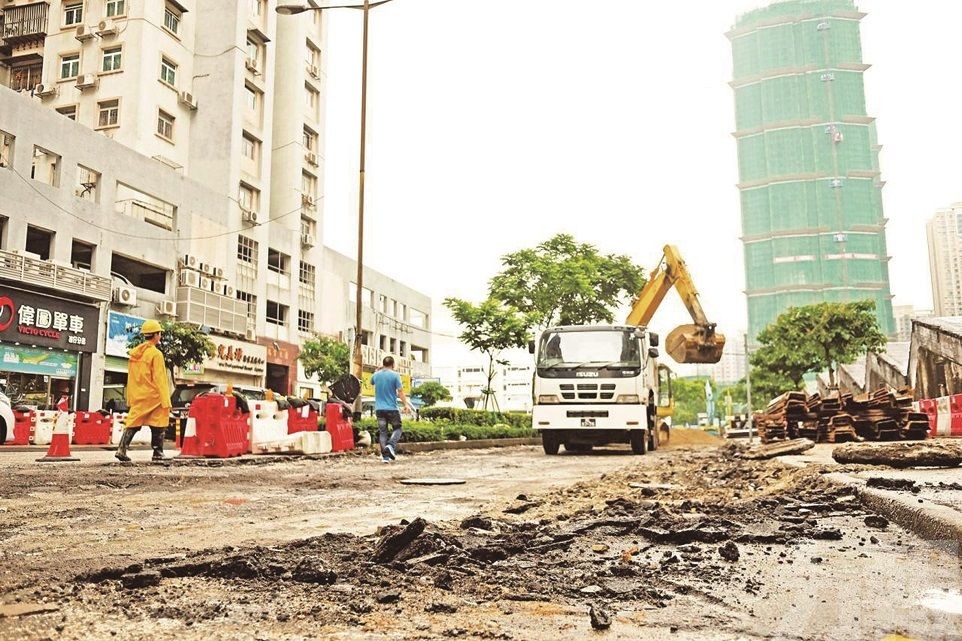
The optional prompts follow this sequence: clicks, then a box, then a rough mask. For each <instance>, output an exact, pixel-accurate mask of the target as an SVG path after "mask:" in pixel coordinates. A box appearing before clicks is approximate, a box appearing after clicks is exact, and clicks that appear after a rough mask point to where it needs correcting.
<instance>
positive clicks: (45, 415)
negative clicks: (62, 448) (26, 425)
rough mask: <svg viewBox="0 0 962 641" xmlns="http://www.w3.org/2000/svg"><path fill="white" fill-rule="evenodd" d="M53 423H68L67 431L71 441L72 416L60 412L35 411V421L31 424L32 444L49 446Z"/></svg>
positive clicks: (51, 438)
mask: <svg viewBox="0 0 962 641" xmlns="http://www.w3.org/2000/svg"><path fill="white" fill-rule="evenodd" d="M54 421H60V422H63V421H67V422H69V425H68V428H67V429H68V431H69V433H70V440H71V441H72V440H73V414H69V413H67V412H61V411H59V410H37V414H36V420H35V421H34V424H33V439H32V440H33V444H34V445H50V441H51V440H53V430H54V427H56V425H55V423H54Z"/></svg>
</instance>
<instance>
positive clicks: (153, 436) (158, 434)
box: [150, 427, 167, 461]
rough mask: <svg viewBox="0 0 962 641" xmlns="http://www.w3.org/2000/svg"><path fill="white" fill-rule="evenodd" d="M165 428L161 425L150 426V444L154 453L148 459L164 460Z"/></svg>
mask: <svg viewBox="0 0 962 641" xmlns="http://www.w3.org/2000/svg"><path fill="white" fill-rule="evenodd" d="M166 431H167V430H166V428H163V427H152V428H150V446H151V447H153V448H154V455H153V457H151V459H150V460H152V461H166V460H167V457H166V456H164V432H166Z"/></svg>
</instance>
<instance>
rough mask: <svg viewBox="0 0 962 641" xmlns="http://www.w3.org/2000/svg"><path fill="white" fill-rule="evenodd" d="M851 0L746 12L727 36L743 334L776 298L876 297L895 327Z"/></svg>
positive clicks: (763, 320)
mask: <svg viewBox="0 0 962 641" xmlns="http://www.w3.org/2000/svg"><path fill="white" fill-rule="evenodd" d="M864 15H865V14H863V13H861V12H859V11H858V10H857V8H856V7H855V4H854V3H853V2H852V1H851V0H789V1H786V2H778V3H775V4H772V5H770V6H768V7H765V8H762V9H757V10H755V11H752V12H749V13H746V14H744V15H742V16H741V17H739V18H738V20H737V23H736V25H735V27H734V28H733V29H732V30H731V31H730V32H729V33H728V34H727V35H728V37H729V39H730V40H731V43H732V58H733V62H734V71H733V81H732V83H731V85H732V87H733V89H734V91H735V117H736V121H737V123H736V131H735V134H734V135H735V138H736V140H737V143H738V166H739V184H738V188H739V191H740V193H741V212H742V241H743V243H744V249H745V274H746V294H747V296H748V322H749V334H750V336H751V337H753V338H754V337H755V336H756V335H757V334H758V332H760V331H761V330H762V329H764V328H765V326H766V325H768V324H769V323H771V322H772V321H773V320H775V318H776V317H777V316H778V315H779V314H780V313H781V312H783V311H784V310H785V309H787V308H788V307H791V306H797V305H807V304H811V303H817V302H822V301H855V300H865V299H869V300H872V301H874V302H875V304H876V309H877V314H878V320H879V325H880V327H881V328H882V331H883V332H885V333H886V334H892V333H893V332H894V331H895V322H894V319H893V316H892V303H891V294H890V291H889V276H888V253H887V250H886V243H885V222H886V221H885V218H884V215H883V212H882V192H881V188H882V185H883V183H882V181H881V178H880V172H879V162H878V152H879V149H880V146H879V144H878V143H877V141H876V132H875V125H874V118H871V117H869V116H868V115H867V114H866V109H865V91H864V87H863V74H864V72H865V71H866V70H867V69H868V68H869V65H866V64H864V63H863V62H862V49H861V41H860V36H859V22H860V20H861V19H862V17H863V16H864Z"/></svg>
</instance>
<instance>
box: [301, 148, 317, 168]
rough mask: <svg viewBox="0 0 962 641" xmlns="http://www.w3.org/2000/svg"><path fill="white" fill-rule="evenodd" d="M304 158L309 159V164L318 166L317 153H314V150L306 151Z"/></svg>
mask: <svg viewBox="0 0 962 641" xmlns="http://www.w3.org/2000/svg"><path fill="white" fill-rule="evenodd" d="M304 160H306V161H307V164H309V165H313V166H315V167H317V154H316V153H314V152H313V151H307V152H305V153H304Z"/></svg>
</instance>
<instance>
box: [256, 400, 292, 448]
mask: <svg viewBox="0 0 962 641" xmlns="http://www.w3.org/2000/svg"><path fill="white" fill-rule="evenodd" d="M249 404H250V410H251V418H250V421H251V439H250V440H251V448H252V449H253V450H254V451H255V452H256V451H257V445H258V444H260V443H275V442H279V441H283V440H284V439H286V438H287V410H278V409H277V402H276V401H249Z"/></svg>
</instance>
